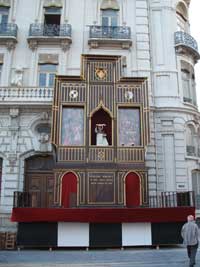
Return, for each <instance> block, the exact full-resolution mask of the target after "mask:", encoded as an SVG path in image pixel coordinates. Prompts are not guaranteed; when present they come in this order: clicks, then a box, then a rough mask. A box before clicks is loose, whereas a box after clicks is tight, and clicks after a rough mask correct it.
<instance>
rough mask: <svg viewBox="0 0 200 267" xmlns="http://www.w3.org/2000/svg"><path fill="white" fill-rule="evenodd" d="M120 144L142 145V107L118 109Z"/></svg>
mask: <svg viewBox="0 0 200 267" xmlns="http://www.w3.org/2000/svg"><path fill="white" fill-rule="evenodd" d="M118 145H119V146H140V145H141V131H140V109H139V108H119V109H118Z"/></svg>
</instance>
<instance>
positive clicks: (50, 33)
mask: <svg viewBox="0 0 200 267" xmlns="http://www.w3.org/2000/svg"><path fill="white" fill-rule="evenodd" d="M71 34H72V29H71V25H70V24H60V25H57V24H40V23H33V24H31V25H30V29H29V36H30V37H40V36H46V37H55V36H58V37H71Z"/></svg>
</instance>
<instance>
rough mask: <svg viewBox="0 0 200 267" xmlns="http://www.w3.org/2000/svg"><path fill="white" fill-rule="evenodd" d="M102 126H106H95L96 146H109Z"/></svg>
mask: <svg viewBox="0 0 200 267" xmlns="http://www.w3.org/2000/svg"><path fill="white" fill-rule="evenodd" d="M104 126H106V124H96V127H95V133H96V145H97V146H109V144H108V140H107V137H106V133H105V132H104Z"/></svg>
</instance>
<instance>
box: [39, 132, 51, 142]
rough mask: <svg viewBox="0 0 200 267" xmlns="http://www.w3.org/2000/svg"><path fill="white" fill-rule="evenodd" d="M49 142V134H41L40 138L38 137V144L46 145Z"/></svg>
mask: <svg viewBox="0 0 200 267" xmlns="http://www.w3.org/2000/svg"><path fill="white" fill-rule="evenodd" d="M49 140H50V136H49V134H47V133H41V134H40V136H39V142H40V143H41V144H45V143H48V142H49Z"/></svg>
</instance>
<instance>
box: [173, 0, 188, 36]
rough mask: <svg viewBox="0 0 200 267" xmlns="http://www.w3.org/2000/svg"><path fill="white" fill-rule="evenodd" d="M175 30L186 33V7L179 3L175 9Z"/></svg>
mask: <svg viewBox="0 0 200 267" xmlns="http://www.w3.org/2000/svg"><path fill="white" fill-rule="evenodd" d="M176 19H177V30H178V31H183V32H187V31H188V10H187V8H186V6H185V5H184V4H183V3H182V2H180V3H179V4H178V5H177V7H176Z"/></svg>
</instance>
